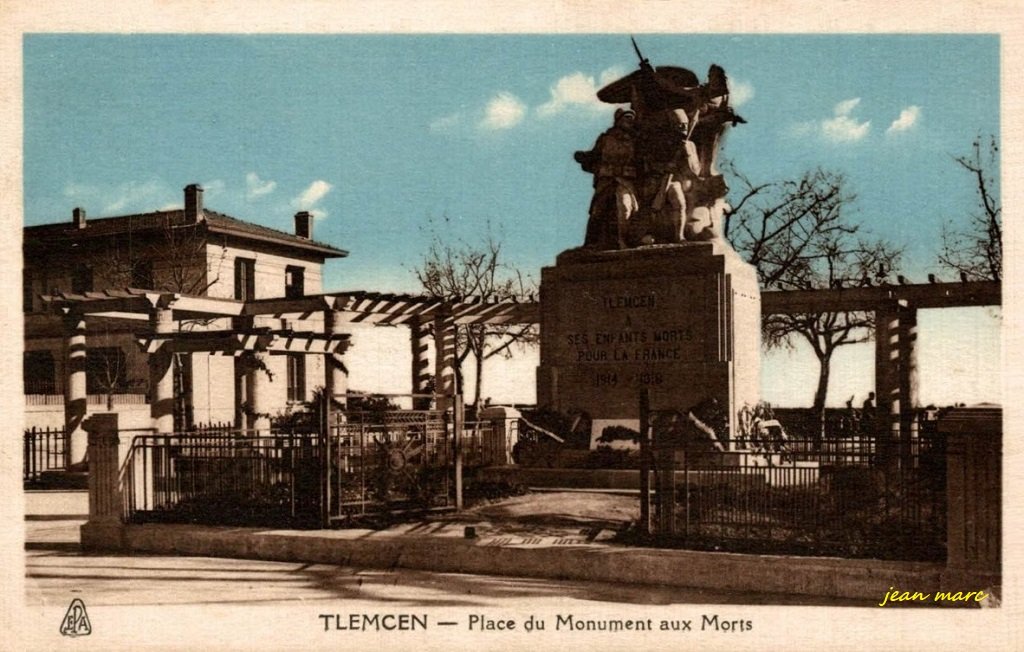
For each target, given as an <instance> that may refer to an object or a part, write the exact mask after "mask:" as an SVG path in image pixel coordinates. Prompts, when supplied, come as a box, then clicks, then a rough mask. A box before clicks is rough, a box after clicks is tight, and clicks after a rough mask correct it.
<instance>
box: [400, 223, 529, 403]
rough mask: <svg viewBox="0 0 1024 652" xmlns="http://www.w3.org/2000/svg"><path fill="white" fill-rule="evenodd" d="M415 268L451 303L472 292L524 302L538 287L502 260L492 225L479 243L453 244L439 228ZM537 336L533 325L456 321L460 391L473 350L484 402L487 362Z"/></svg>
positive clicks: (476, 397) (428, 287)
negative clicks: (464, 366)
mask: <svg viewBox="0 0 1024 652" xmlns="http://www.w3.org/2000/svg"><path fill="white" fill-rule="evenodd" d="M445 221H446V222H447V218H445ZM413 271H414V273H415V274H416V278H417V280H418V281H419V283H420V285H422V286H423V289H424V291H426V293H427V294H428V295H430V296H431V297H435V298H438V299H443V300H446V301H452V302H456V301H461V300H463V299H468V298H470V297H477V298H480V299H483V300H491V301H519V300H525V299H526V298H528V297H529V296H530V295H532V294H533V293H535V291H536V285H535V283H534V282H533V280H532V279H530V278H528V277H524V276H523V275H522V274H521V273H520V272H519V270H517V269H514V268H512V267H510V266H509V265H507V264H506V263H505V262H504V261H503V260H502V244H501V241H500V240H498V239H497V238H495V236H494V235H493V233H491V231H490V229H489V228H488V230H487V233H486V235H485V236H484V237H482V238H481V239H480V241H479V242H475V243H469V242H465V241H463V240H459V241H456V242H455V243H454V244H453V243H450V242H447V241H445V240H443V239H442V238H441V236H440V235H439V234H438V233H437V232H436V229H434V232H433V233H432V235H431V240H430V245H429V247H428V248H427V251H426V253H424V255H423V260H422V262H421V264H420V266H419V267H418V268H416V269H414V270H413ZM536 341H537V331H536V329H535V328H534V327H533V326H532V325H529V324H460V325H457V326H456V338H455V360H456V364H455V378H456V384H457V386H458V387H459V388H460V390H461V388H462V387H463V378H464V373H463V364H464V363H465V362H466V361H467V360H468V358H469V356H471V355H472V356H473V362H474V365H475V372H476V383H475V388H474V392H473V404H474V406H477V407H479V405H480V396H481V388H482V387H483V374H484V361H485V360H487V359H490V358H493V357H495V356H499V355H501V356H504V357H506V358H507V357H511V355H512V347H513V345H522V346H529V345H533V344H535V343H536Z"/></svg>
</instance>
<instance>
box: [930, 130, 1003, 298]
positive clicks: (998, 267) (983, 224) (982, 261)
mask: <svg viewBox="0 0 1024 652" xmlns="http://www.w3.org/2000/svg"><path fill="white" fill-rule="evenodd" d="M954 160H955V161H956V162H957V163H958V164H959V165H960V167H962V168H963V169H964V170H966V171H967V172H969V173H970V174H971V176H972V177H973V180H974V184H975V191H976V192H977V198H978V206H977V208H976V209H975V210H974V211H973V212H972V213H971V214H970V215H969V216H968V219H967V222H966V223H965V224H961V225H959V226H957V225H954V224H953V223H952V222H947V223H946V224H944V225H943V227H942V251H941V253H939V264H940V265H942V266H943V267H945V268H947V269H950V270H952V271H954V272H956V273H958V274H960V277H961V278H962V279H964V280H969V281H970V280H983V281H999V280H1002V277H1003V233H1002V206H1001V205H1000V200H999V175H998V170H999V144H998V143H997V142H996V139H995V136H988V137H987V138H983V137H981V136H979V137H978V138H976V139H975V140H974V143H972V145H971V152H970V154H967V155H965V156H958V157H955V158H954Z"/></svg>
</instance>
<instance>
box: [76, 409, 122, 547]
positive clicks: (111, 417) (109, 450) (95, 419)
mask: <svg viewBox="0 0 1024 652" xmlns="http://www.w3.org/2000/svg"><path fill="white" fill-rule="evenodd" d="M83 427H84V428H85V429H86V430H87V431H88V439H89V448H88V450H89V520H88V521H87V522H86V523H85V524H84V525H82V527H81V543H82V548H84V549H85V550H103V549H106V550H111V549H115V550H116V549H119V548H122V547H123V545H124V542H123V532H124V523H123V513H124V504H125V503H124V494H123V491H122V487H121V467H122V465H123V463H124V460H125V458H126V457H127V454H128V450H129V445H130V443H131V442H130V441H128V442H125V445H122V444H121V441H120V437H119V434H118V425H117V414H96V415H93V416H92V417H91V418H89V419H87V420H86V421H85V423H84V424H83Z"/></svg>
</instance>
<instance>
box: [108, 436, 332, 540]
mask: <svg viewBox="0 0 1024 652" xmlns="http://www.w3.org/2000/svg"><path fill="white" fill-rule="evenodd" d="M320 460H321V454H320V439H319V437H317V436H316V435H312V434H307V433H296V432H277V433H268V434H265V433H253V432H249V431H244V430H234V431H227V432H225V431H218V432H185V433H175V434H173V435H149V434H147V435H137V436H135V437H134V438H133V439H132V443H131V450H130V451H129V454H128V456H127V458H126V461H125V463H124V466H123V468H122V470H121V483H122V491H123V496H124V501H125V504H124V512H125V519H126V520H127V521H129V522H136V523H138V522H192V523H210V524H218V525H270V524H274V525H281V526H286V525H291V526H295V527H308V526H314V525H316V524H317V523H318V522H319V518H320Z"/></svg>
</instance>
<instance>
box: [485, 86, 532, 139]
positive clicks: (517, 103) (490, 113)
mask: <svg viewBox="0 0 1024 652" xmlns="http://www.w3.org/2000/svg"><path fill="white" fill-rule="evenodd" d="M525 116H526V105H525V104H523V102H522V101H521V100H520V99H519V98H518V97H516V96H515V95H513V94H512V93H508V92H505V91H502V92H501V93H498V94H497V95H496V96H494V97H493V98H492V99H491V101H490V102H488V103H487V108H486V109H485V110H484V118H483V120H481V121H480V124H479V126H480V128H481V129H488V130H493V131H498V130H502V129H511V128H512V127H514V126H516V125H517V124H519V123H520V122H522V121H523V118H524V117H525Z"/></svg>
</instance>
